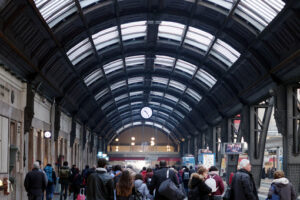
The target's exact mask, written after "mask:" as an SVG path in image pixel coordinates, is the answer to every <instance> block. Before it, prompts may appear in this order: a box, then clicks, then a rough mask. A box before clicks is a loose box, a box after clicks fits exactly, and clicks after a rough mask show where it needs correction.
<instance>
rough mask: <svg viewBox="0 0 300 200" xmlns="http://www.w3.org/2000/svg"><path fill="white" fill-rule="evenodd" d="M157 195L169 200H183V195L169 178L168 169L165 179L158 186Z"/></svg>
mask: <svg viewBox="0 0 300 200" xmlns="http://www.w3.org/2000/svg"><path fill="white" fill-rule="evenodd" d="M158 193H159V194H161V195H162V196H164V197H165V198H167V199H170V200H176V199H177V200H182V199H184V198H185V195H184V193H183V192H182V191H181V190H179V188H178V187H177V186H176V185H175V183H174V182H173V181H172V180H171V179H170V178H169V169H168V171H167V179H166V180H164V181H163V182H162V183H161V184H160V186H159V188H158Z"/></svg>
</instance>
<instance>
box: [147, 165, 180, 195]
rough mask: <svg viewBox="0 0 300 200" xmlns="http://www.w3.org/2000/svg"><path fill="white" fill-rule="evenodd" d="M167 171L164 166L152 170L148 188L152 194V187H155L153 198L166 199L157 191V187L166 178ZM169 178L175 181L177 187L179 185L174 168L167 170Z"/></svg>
mask: <svg viewBox="0 0 300 200" xmlns="http://www.w3.org/2000/svg"><path fill="white" fill-rule="evenodd" d="M167 171H168V168H166V167H164V168H161V169H159V170H157V171H155V172H154V174H153V176H152V179H151V182H150V184H149V190H150V194H153V191H154V189H156V191H155V198H154V199H155V200H165V199H166V200H167V198H165V197H163V196H161V195H160V194H159V193H158V188H159V186H160V184H161V183H162V182H163V181H164V180H166V179H167ZM169 178H170V179H171V180H172V181H173V182H174V183H175V185H176V186H177V187H179V186H178V185H179V183H178V180H177V176H176V174H175V172H174V170H171V169H170V170H169Z"/></svg>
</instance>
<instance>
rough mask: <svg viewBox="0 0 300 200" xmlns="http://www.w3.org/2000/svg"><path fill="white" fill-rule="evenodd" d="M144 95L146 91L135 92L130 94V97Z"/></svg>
mask: <svg viewBox="0 0 300 200" xmlns="http://www.w3.org/2000/svg"><path fill="white" fill-rule="evenodd" d="M143 93H144V91H135V92H130V93H129V95H130V97H132V96H138V95H142V94H143Z"/></svg>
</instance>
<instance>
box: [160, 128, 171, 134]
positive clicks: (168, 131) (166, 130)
mask: <svg viewBox="0 0 300 200" xmlns="http://www.w3.org/2000/svg"><path fill="white" fill-rule="evenodd" d="M162 129H163V130H164V131H165V132H167V133H168V134H170V133H171V131H170V130H169V129H167V128H166V127H163V128H162Z"/></svg>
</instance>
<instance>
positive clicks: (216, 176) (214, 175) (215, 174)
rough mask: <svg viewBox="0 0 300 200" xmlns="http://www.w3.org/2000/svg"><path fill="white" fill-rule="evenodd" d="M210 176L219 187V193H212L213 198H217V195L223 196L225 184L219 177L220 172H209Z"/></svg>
mask: <svg viewBox="0 0 300 200" xmlns="http://www.w3.org/2000/svg"><path fill="white" fill-rule="evenodd" d="M209 176H210V177H211V178H213V179H215V181H216V186H217V188H218V189H217V191H216V192H214V193H212V196H216V195H222V194H223V192H224V183H223V180H222V178H221V177H220V176H219V172H218V171H211V172H209Z"/></svg>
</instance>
